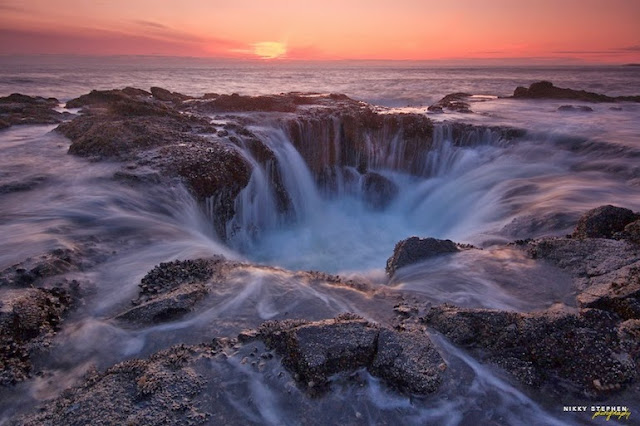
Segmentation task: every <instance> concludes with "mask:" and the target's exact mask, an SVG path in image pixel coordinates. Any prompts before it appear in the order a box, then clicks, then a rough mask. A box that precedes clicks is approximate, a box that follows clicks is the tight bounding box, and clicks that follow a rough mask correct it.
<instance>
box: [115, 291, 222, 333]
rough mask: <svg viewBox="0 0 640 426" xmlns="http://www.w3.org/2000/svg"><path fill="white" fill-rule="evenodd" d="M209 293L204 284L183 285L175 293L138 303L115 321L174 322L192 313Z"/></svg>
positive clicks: (139, 322) (134, 322) (136, 322)
mask: <svg viewBox="0 0 640 426" xmlns="http://www.w3.org/2000/svg"><path fill="white" fill-rule="evenodd" d="M208 293H209V292H208V291H207V289H206V288H205V286H204V285H203V284H200V283H196V284H194V283H190V284H183V285H182V286H181V287H180V288H177V289H175V290H173V291H170V292H167V293H163V294H161V295H159V296H156V297H150V298H147V299H146V301H145V302H138V303H140V304H139V305H137V306H134V307H133V308H131V309H129V310H128V311H125V312H123V313H121V314H119V315H117V316H116V317H115V319H116V320H118V321H123V322H128V323H133V324H136V325H138V324H142V325H146V324H158V323H161V322H165V321H172V320H175V319H177V318H180V317H181V316H183V315H185V314H187V313H189V312H191V311H192V310H193V308H194V306H196V304H197V303H198V302H200V301H201V300H202V299H204V298H205V297H206V295H207V294H208Z"/></svg>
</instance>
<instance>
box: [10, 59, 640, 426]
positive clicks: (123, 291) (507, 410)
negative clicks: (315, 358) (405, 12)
mask: <svg viewBox="0 0 640 426" xmlns="http://www.w3.org/2000/svg"><path fill="white" fill-rule="evenodd" d="M0 63H1V64H2V67H0V96H6V95H9V94H11V93H23V94H27V95H38V96H44V97H56V98H58V99H59V100H60V102H61V106H60V108H61V109H62V108H63V107H64V105H63V104H64V103H65V102H66V101H68V100H70V99H73V98H75V97H77V96H79V95H81V94H84V93H87V92H89V91H90V90H93V89H113V88H124V87H127V86H131V87H137V88H142V89H146V90H148V89H149V88H150V87H151V86H159V87H163V88H166V89H169V90H171V91H177V92H181V93H184V94H188V95H192V96H201V95H203V94H205V93H222V94H231V93H239V94H242V95H258V94H276V93H288V92H313V93H342V94H346V95H348V96H349V97H351V98H353V99H356V100H360V101H363V102H366V103H369V104H372V105H376V106H379V107H380V109H381V110H382V111H384V112H385V113H403V112H410V113H418V114H427V116H428V117H430V118H431V119H432V120H433V122H434V126H435V130H434V132H435V133H434V135H435V136H434V149H433V150H432V151H431V152H430V153H429V154H428V156H427V157H426V160H425V166H424V167H425V168H424V170H425V172H424V174H423V175H422V176H411V175H408V174H407V173H405V172H402V171H400V170H396V169H393V168H392V167H380V168H378V169H376V170H375V171H376V172H377V173H380V174H382V175H383V176H384V177H386V178H387V179H389V180H390V181H392V182H393V183H394V184H395V185H396V186H397V188H399V190H398V195H397V197H396V198H395V200H394V201H393V202H392V203H391V204H390V205H389V206H388V207H387V208H385V209H383V210H372V209H370V208H368V207H367V206H366V204H364V203H363V202H362V199H361V194H360V193H358V190H356V189H353V188H350V187H347V186H344V187H340V188H339V189H338V190H336V191H334V192H332V193H331V194H327V193H326V192H323V190H322V188H320V187H319V185H318V183H317V182H316V180H315V177H314V176H313V175H312V173H311V171H310V170H309V168H308V165H307V164H305V160H304V159H303V158H302V156H301V155H300V154H299V153H298V152H296V150H295V148H294V147H293V145H292V143H291V141H290V140H288V139H287V135H286V134H285V133H283V132H282V129H280V128H278V127H277V126H275V125H274V124H273V122H271V121H269V120H265V122H264V123H258V124H252V127H251V130H252V131H253V132H254V133H255V134H256V135H258V136H259V137H260V138H261V139H262V140H263V141H265V143H266V144H267V145H268V146H269V147H270V148H271V149H272V150H273V151H274V152H275V154H276V156H277V158H278V161H279V163H280V168H281V173H282V175H283V179H284V182H285V186H286V189H287V191H288V192H289V194H290V197H291V202H292V205H293V206H294V209H295V210H296V215H295V219H294V220H289V221H285V220H284V219H283V218H282V217H280V216H279V212H278V209H277V208H276V207H275V203H274V202H273V200H272V199H270V198H269V197H270V195H269V194H270V191H271V189H270V187H269V185H270V183H269V180H268V178H267V177H266V175H264V176H263V175H260V174H259V173H257V172H256V173H254V175H253V176H252V180H251V182H250V185H249V186H247V189H246V190H245V192H243V193H242V194H241V196H239V201H238V205H237V207H238V211H239V212H242V214H240V213H238V215H237V217H236V218H234V220H233V224H232V225H233V226H234V227H235V228H238V229H241V230H246V231H247V232H243V231H240V232H237V233H235V234H234V236H233V237H232V238H230V239H229V240H228V241H226V242H224V241H222V240H221V239H220V238H219V236H217V235H216V232H215V230H214V227H213V225H212V222H211V217H209V216H207V212H206V211H205V210H204V209H203V208H202V206H201V205H200V204H199V203H198V202H197V201H196V200H195V199H194V198H193V196H192V195H191V194H190V193H189V192H188V191H187V190H186V189H185V188H184V187H183V186H181V185H176V186H169V187H167V186H153V185H151V184H150V186H149V187H148V188H144V189H141V188H140V187H138V186H128V185H124V184H122V183H121V182H116V181H115V180H113V179H112V176H113V175H114V173H115V172H116V171H117V170H119V167H120V165H119V164H117V163H110V162H98V163H96V162H90V161H87V160H85V159H82V158H77V157H74V156H71V155H68V154H67V149H68V147H69V144H70V142H69V140H67V139H66V138H64V137H63V136H61V135H59V134H57V133H55V132H52V130H53V129H54V128H55V126H51V125H48V126H42V125H39V126H13V127H11V128H9V129H7V130H2V131H0V153H1V154H0V188H14V187H16V186H15V185H18V186H19V185H20V184H26V187H28V188H29V189H28V190H20V191H13V190H9V189H7V190H6V191H4V190H3V191H0V235H2V236H3V237H2V238H3V244H2V246H1V247H0V270H3V269H5V268H9V267H10V266H11V265H14V264H16V263H18V262H21V261H22V260H23V259H25V258H28V257H36V256H39V255H41V254H42V253H47V252H50V251H51V250H55V249H59V248H66V249H76V248H78V247H83V249H82V250H84V251H86V250H87V247H89V248H90V250H95V253H98V254H96V255H91V254H88V255H87V260H86V262H85V265H84V266H83V268H81V270H79V271H76V272H73V273H72V274H70V275H69V276H68V277H67V278H68V279H75V280H78V281H80V282H90V283H92V284H90V286H91V287H90V288H91V291H89V292H88V296H87V298H86V301H85V305H84V306H83V308H82V309H81V313H80V314H77V315H75V316H74V317H73V319H71V320H70V321H69V324H68V325H65V327H64V328H63V329H62V331H61V332H60V335H59V336H58V337H57V338H56V339H57V340H56V345H58V346H57V347H58V348H64V352H65V354H64V355H61V354H58V355H56V356H55V357H53V358H52V359H47V360H45V361H43V365H45V366H47V368H48V369H49V371H50V373H48V374H49V375H48V376H46V377H39V378H36V379H34V380H33V381H31V382H27V383H24V384H22V385H20V386H19V387H18V388H17V389H18V391H17V392H15V393H13V394H11V395H7V394H6V392H5V394H3V398H5V399H4V401H5V402H3V403H2V404H0V409H2V410H3V412H4V414H3V415H0V420H2V419H3V418H4V419H5V420H6V419H8V418H9V417H11V416H12V415H14V414H15V413H19V412H20V410H23V409H25V407H31V406H33V405H34V404H37V403H38V402H40V401H42V400H46V399H47V398H52V397H55V396H57V395H59V394H60V392H61V390H62V389H63V388H64V387H66V386H71V385H73V384H76V383H78V381H79V380H80V379H81V377H82V376H83V374H84V373H85V372H86V371H88V369H90V368H92V366H97V367H98V368H99V369H104V368H107V367H109V366H111V365H113V364H115V363H117V362H120V361H122V360H126V359H130V358H133V357H144V356H148V355H149V354H151V353H153V352H155V351H157V350H160V349H164V348H166V347H169V346H170V345H172V344H176V343H197V342H199V341H202V339H203V338H202V336H203V335H205V336H207V338H208V339H210V337H209V336H211V335H212V333H222V332H224V333H233V332H238V331H239V330H241V329H242V328H247V327H255V326H257V325H258V324H259V323H260V322H261V321H264V320H267V319H278V318H284V317H292V318H311V319H321V318H327V317H331V316H334V315H336V314H338V313H340V312H343V311H345V310H348V311H351V312H357V313H359V314H361V315H363V316H365V317H366V318H368V319H371V320H373V321H378V320H382V317H381V316H380V315H381V314H380V312H381V311H382V307H383V306H384V307H388V306H387V305H388V303H386V302H380V301H376V300H372V299H370V298H367V297H365V296H362V295H355V294H350V293H349V292H345V291H342V290H340V291H339V290H332V289H326V288H325V289H321V290H317V289H311V288H310V287H309V286H308V285H307V284H299V283H296V282H295V280H294V279H292V275H291V274H293V273H292V272H288V271H289V270H290V271H297V270H305V271H306V270H314V271H321V272H326V273H331V274H340V275H341V276H344V277H352V278H354V279H357V278H362V279H366V280H367V281H368V282H370V283H372V285H374V286H380V288H383V287H384V290H381V291H382V292H383V293H384V294H391V296H392V297H401V296H402V297H405V296H406V297H417V298H419V299H420V300H427V301H429V302H430V303H434V304H436V303H453V304H456V305H458V306H463V307H469V308H494V309H503V310H510V311H517V312H529V311H534V310H539V309H545V308H548V307H549V306H552V305H554V304H557V303H561V304H566V305H567V306H575V302H574V301H573V297H574V296H575V294H574V291H575V289H573V288H572V287H571V283H570V279H569V278H568V277H566V276H562V275H558V274H557V272H556V270H554V269H552V268H550V267H548V266H547V265H541V264H539V263H536V262H533V261H532V260H531V259H527V258H524V257H523V256H522V255H521V254H519V253H518V252H517V251H516V250H514V249H509V248H505V247H506V246H505V245H506V244H507V243H509V242H511V241H513V240H516V239H524V238H537V237H541V236H545V235H556V236H562V235H565V234H567V233H570V232H571V231H572V228H573V226H574V224H575V221H576V220H577V218H578V217H579V216H580V215H581V214H582V213H583V212H585V211H587V210H589V209H591V208H594V207H597V206H600V205H603V204H614V205H618V206H623V207H626V208H630V209H632V210H634V211H638V210H640V166H639V165H638V160H637V159H638V158H639V157H640V104H636V103H630V102H622V103H617V104H606V103H602V104H600V103H599V104H591V103H585V102H577V101H570V100H515V99H510V98H507V96H510V95H511V94H512V93H513V91H514V89H515V88H516V87H517V86H526V87H528V86H529V85H530V84H531V83H533V82H536V81H540V80H548V81H552V82H553V83H554V84H555V85H556V86H559V87H569V88H572V89H576V90H587V91H592V92H598V93H604V94H607V95H610V96H618V95H637V94H640V68H638V67H631V66H563V67H560V66H531V67H525V66H511V67H507V66H483V67H480V66H455V67H454V66H445V65H433V64H428V63H405V62H337V63H288V62H232V61H214V60H205V59H194V58H154V57H151V58H146V57H141V58H129V57H114V58H82V57H55V56H54V57H46V56H45V57H3V58H0ZM454 92H465V93H468V94H471V95H475V97H474V98H471V99H472V102H471V109H472V110H473V111H474V113H473V114H464V113H456V112H446V113H444V114H431V113H429V112H428V111H427V107H428V106H429V105H431V104H433V103H435V102H436V101H438V100H439V99H441V98H442V97H443V96H445V95H447V94H449V93H454ZM567 104H571V105H573V106H585V107H586V106H588V107H589V108H592V109H593V111H591V112H584V111H561V110H559V107H561V106H562V105H567ZM460 122H462V123H467V124H470V125H473V126H476V127H479V128H480V127H481V128H482V129H485V130H482V131H470V132H469V133H468V134H467V135H466V136H465V137H466V138H467V139H466V141H465V143H464V144H456V143H453V139H452V123H460ZM504 127H510V128H515V129H521V130H523V131H524V132H523V134H524V136H521V137H519V138H518V139H517V140H516V141H510V140H505V139H504V138H502V137H501V136H500V133H499V132H496V131H491V130H486V129H491V128H493V129H499V128H504ZM12 185H13V186H12ZM265 194H266V195H265ZM261 197H262V198H261ZM248 230H251V232H248ZM256 230H257V231H256ZM412 235H418V236H421V237H435V238H443V239H444V238H447V239H452V240H454V241H457V242H461V243H467V244H473V245H475V246H477V247H480V248H483V250H478V251H473V252H468V253H465V254H463V255H461V256H458V257H456V258H455V261H452V260H448V259H447V258H442V259H437V260H434V261H432V262H430V263H428V264H418V265H416V266H412V267H408V268H405V269H403V270H402V271H401V272H400V273H398V274H397V275H396V276H394V277H393V279H392V280H391V281H390V282H387V278H386V276H385V272H384V268H385V262H386V259H387V258H388V257H389V256H390V255H391V253H392V251H393V248H394V245H395V243H396V242H398V241H399V240H402V239H404V238H407V237H409V236H412ZM90 250H89V251H90ZM105 253H107V254H105ZM216 254H222V255H224V256H226V257H228V258H231V259H237V260H240V261H248V262H255V263H257V264H262V265H269V266H272V267H274V268H276V269H274V270H273V272H269V273H266V272H265V271H264V270H263V269H258V268H256V270H255V271H253V272H250V273H248V274H247V275H245V276H242V277H239V278H238V279H237V281H234V282H230V283H229V285H228V287H225V288H223V289H220V293H219V294H218V295H217V297H219V300H215V301H210V302H208V303H209V304H208V305H207V309H205V310H203V311H201V312H199V313H197V314H194V315H192V316H190V317H188V318H187V319H185V320H179V321H176V322H171V323H167V324H162V325H153V326H149V327H144V328H141V329H135V330H132V329H127V328H122V327H120V326H119V325H118V324H116V323H114V322H113V321H112V319H111V318H112V316H113V315H114V313H115V312H116V311H117V310H118V309H120V308H121V307H122V306H123V305H125V304H127V303H129V300H130V299H132V298H134V297H135V294H136V292H137V290H138V288H137V285H138V283H139V282H140V279H141V278H142V277H143V276H144V275H145V274H146V272H147V271H149V270H150V269H151V268H153V267H154V266H155V265H157V264H159V263H161V262H166V261H171V260H175V259H193V258H198V257H208V256H212V255H216ZM280 268H284V269H280ZM532 277H535V279H532ZM385 286H388V287H385ZM394 300H395V299H394ZM434 338H435V337H434ZM436 339H440V338H436ZM439 348H440V349H441V351H442V352H443V353H445V354H446V357H445V358H446V359H447V361H448V362H450V363H451V365H452V368H454V369H457V370H456V371H460V372H462V373H461V374H462V377H463V380H462V381H461V382H460V383H458V384H457V385H453V384H449V386H448V387H447V388H446V390H445V391H444V393H442V394H438V396H435V397H429V398H426V399H424V400H423V399H419V400H414V399H412V398H408V397H403V396H399V395H397V394H395V393H394V392H393V391H391V390H389V389H386V388H384V387H383V386H382V385H381V384H380V383H379V381H378V380H377V379H375V378H373V377H371V376H368V375H367V374H365V373H362V374H363V375H362V374H361V375H362V377H360V378H359V380H360V381H361V382H363V383H366V386H364V387H363V388H362V389H359V388H357V387H349V386H347V385H345V384H339V385H337V388H336V389H335V391H334V392H333V393H332V394H331V395H329V396H326V397H325V399H321V400H319V401H318V403H317V405H316V406H315V408H314V409H317V410H318V411H319V412H326V415H327V418H326V419H325V420H326V421H327V423H330V422H331V420H332V419H333V420H336V421H337V420H338V419H340V418H341V417H339V416H336V417H331V414H330V412H331V411H332V410H345V409H346V408H345V406H344V405H343V404H345V402H344V401H348V402H349V404H352V406H353V407H357V410H359V411H358V412H359V413H367V414H366V416H365V417H364V418H361V417H357V419H361V420H355V423H368V424H378V423H397V422H400V423H413V424H425V423H428V422H434V423H438V424H469V422H471V421H472V420H473V419H474V418H475V416H486V417H481V418H482V419H484V420H486V421H489V420H493V421H497V420H496V419H501V420H500V421H499V422H500V423H502V422H504V423H508V424H530V422H531V421H532V419H537V420H538V421H539V423H538V424H565V423H568V424H571V422H572V420H571V419H569V420H567V418H566V417H560V411H558V407H557V406H556V405H555V404H554V401H551V400H548V399H547V398H546V397H545V395H541V394H538V393H536V392H531V391H530V390H529V389H525V388H523V387H520V386H518V385H515V384H514V383H512V382H510V381H509V380H508V379H505V378H504V377H502V376H501V374H500V373H496V372H495V371H494V370H492V369H491V368H489V367H488V366H486V365H483V364H480V363H479V362H478V361H476V360H474V359H473V358H472V357H471V356H470V355H469V354H467V353H466V352H465V351H463V350H461V349H460V348H456V347H454V346H453V345H451V344H450V343H448V342H446V341H444V340H442V341H441V342H440V344H439ZM272 373H274V374H276V373H275V372H272ZM220 374H221V381H222V382H224V383H225V389H226V390H225V391H224V392H226V398H228V399H229V401H231V400H234V399H235V400H237V401H240V403H236V402H229V403H228V404H227V408H228V409H229V410H237V415H238V418H239V419H245V420H247V421H249V422H253V423H272V424H294V423H297V421H296V419H297V418H298V417H297V416H299V415H300V412H298V411H297V409H296V407H295V406H292V404H291V403H290V402H288V401H287V398H288V397H287V395H286V387H285V388H283V387H279V385H277V384H274V381H273V380H272V378H269V377H270V376H269V375H268V374H267V375H266V377H267V378H265V377H263V376H260V375H258V374H254V373H253V372H248V371H247V370H246V368H244V367H243V366H241V365H239V364H233V365H232V366H231V367H228V368H227V369H226V370H224V371H223V372H221V373H220ZM2 392H4V391H2ZM294 395H295V396H294V397H293V398H294V400H298V399H300V398H303V396H302V394H300V392H299V391H294ZM293 405H295V404H293ZM19 407H22V408H19ZM469 407H476V409H475V411H474V410H470V409H469ZM474 413H475V414H474ZM478 413H483V414H478ZM496 413H497V414H496ZM312 423H313V422H312ZM321 423H322V422H321Z"/></svg>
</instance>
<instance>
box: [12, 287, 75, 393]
mask: <svg viewBox="0 0 640 426" xmlns="http://www.w3.org/2000/svg"><path fill="white" fill-rule="evenodd" d="M72 302H73V298H72V296H71V294H70V293H69V292H68V291H67V290H65V289H63V288H59V287H55V288H51V289H36V288H26V289H11V290H4V289H2V290H0V385H2V386H8V385H13V384H16V383H18V382H21V381H24V380H26V379H28V378H30V377H31V374H32V368H33V367H32V362H31V358H32V355H33V354H34V353H36V352H39V351H43V350H46V348H47V347H48V346H49V345H50V344H51V342H52V339H53V337H54V336H55V334H56V332H57V331H58V330H59V327H60V324H61V322H62V320H63V316H64V315H65V313H66V312H67V311H68V310H69V308H70V307H71V305H72Z"/></svg>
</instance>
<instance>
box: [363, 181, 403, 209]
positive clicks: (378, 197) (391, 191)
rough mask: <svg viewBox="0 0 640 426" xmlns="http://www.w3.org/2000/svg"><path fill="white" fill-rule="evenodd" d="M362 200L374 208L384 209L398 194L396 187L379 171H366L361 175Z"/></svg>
mask: <svg viewBox="0 0 640 426" xmlns="http://www.w3.org/2000/svg"><path fill="white" fill-rule="evenodd" d="M362 192H363V194H364V201H365V203H367V204H368V205H369V206H370V207H372V208H374V209H378V210H381V209H384V208H385V207H387V206H389V204H391V203H392V202H393V200H394V199H395V198H396V196H397V195H398V187H397V186H396V184H395V183H393V182H392V181H391V180H389V179H387V178H386V177H384V176H382V175H381V174H379V173H374V172H368V173H366V174H365V175H364V176H363V177H362Z"/></svg>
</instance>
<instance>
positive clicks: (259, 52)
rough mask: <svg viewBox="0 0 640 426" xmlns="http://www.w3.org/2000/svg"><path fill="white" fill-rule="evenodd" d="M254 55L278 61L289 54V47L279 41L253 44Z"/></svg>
mask: <svg viewBox="0 0 640 426" xmlns="http://www.w3.org/2000/svg"><path fill="white" fill-rule="evenodd" d="M252 46H253V53H254V55H256V56H258V57H259V58H261V59H277V58H281V57H283V56H284V55H285V54H286V53H287V45H286V44H284V43H280V42H278V41H261V42H258V43H253V45H252Z"/></svg>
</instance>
